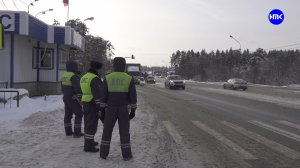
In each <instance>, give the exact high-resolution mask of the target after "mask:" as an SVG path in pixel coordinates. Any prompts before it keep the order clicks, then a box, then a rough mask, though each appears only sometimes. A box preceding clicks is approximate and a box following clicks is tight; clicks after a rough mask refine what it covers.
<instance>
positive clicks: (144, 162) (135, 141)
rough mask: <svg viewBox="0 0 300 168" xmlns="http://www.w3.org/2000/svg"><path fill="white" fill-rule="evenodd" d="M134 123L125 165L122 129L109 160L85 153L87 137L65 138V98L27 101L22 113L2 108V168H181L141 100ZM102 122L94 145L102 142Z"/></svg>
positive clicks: (0, 122)
mask: <svg viewBox="0 0 300 168" xmlns="http://www.w3.org/2000/svg"><path fill="white" fill-rule="evenodd" d="M138 107H139V108H138V110H137V112H136V118H134V119H133V120H132V121H131V143H132V151H133V156H134V158H133V160H130V161H128V162H125V161H123V160H122V156H121V149H120V140H119V131H118V124H116V126H115V129H114V132H113V137H112V143H111V149H110V155H109V157H108V159H107V160H102V159H100V158H99V153H85V152H83V138H80V139H77V138H73V137H66V136H65V135H64V125H63V116H64V111H63V102H62V96H61V95H58V96H48V97H47V99H46V100H44V97H39V98H34V99H32V98H28V97H23V98H22V99H21V101H20V108H16V107H13V108H5V109H4V108H2V107H0V115H1V118H0V167H1V168H23V167H24V168H25V167H26V168H27V167H28V168H62V167H65V168H69V167H72V168H94V167H97V168H99V167H103V168H117V167H118V168H121V167H124V168H132V167H137V168H148V167H177V164H178V161H177V156H178V155H177V152H176V150H174V148H173V147H172V146H171V145H172V143H170V141H171V139H170V137H169V136H167V133H166V130H165V129H164V127H163V126H162V125H161V124H160V123H159V122H158V120H157V118H156V116H155V115H154V112H153V111H152V108H151V107H150V106H149V105H147V104H146V103H145V102H144V100H143V98H142V97H140V98H139V102H138ZM101 133H102V124H101V122H99V125H98V131H97V134H96V136H95V140H96V141H98V142H99V141H100V138H101Z"/></svg>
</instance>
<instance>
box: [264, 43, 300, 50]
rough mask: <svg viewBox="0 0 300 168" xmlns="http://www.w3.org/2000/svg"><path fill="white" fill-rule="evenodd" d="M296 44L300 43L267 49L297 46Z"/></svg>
mask: <svg viewBox="0 0 300 168" xmlns="http://www.w3.org/2000/svg"><path fill="white" fill-rule="evenodd" d="M298 45H300V43H294V44H290V45H285V46H279V47H274V48H270V49H269V50H276V49H279V48H286V47H292V46H298Z"/></svg>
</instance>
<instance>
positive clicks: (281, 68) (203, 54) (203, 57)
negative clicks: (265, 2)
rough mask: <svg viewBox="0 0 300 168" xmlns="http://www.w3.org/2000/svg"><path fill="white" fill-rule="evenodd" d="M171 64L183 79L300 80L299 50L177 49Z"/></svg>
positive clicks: (291, 81)
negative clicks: (196, 50)
mask: <svg viewBox="0 0 300 168" xmlns="http://www.w3.org/2000/svg"><path fill="white" fill-rule="evenodd" d="M171 66H172V67H173V68H174V69H175V72H176V73H178V74H179V75H181V76H183V77H184V78H186V79H194V80H198V81H214V82H216V81H226V80H227V79H229V78H243V79H245V80H247V81H248V82H251V83H256V84H271V85H288V84H297V83H298V84H299V83H300V51H299V50H271V51H265V50H264V49H261V48H258V49H257V50H256V51H254V52H250V51H249V50H248V49H247V50H244V51H240V50H232V49H229V50H226V51H220V50H216V51H211V52H207V51H205V50H202V51H200V52H195V51H193V50H188V51H179V50H178V51H176V52H175V53H173V54H172V56H171Z"/></svg>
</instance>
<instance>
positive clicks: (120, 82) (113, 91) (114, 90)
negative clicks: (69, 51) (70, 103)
mask: <svg viewBox="0 0 300 168" xmlns="http://www.w3.org/2000/svg"><path fill="white" fill-rule="evenodd" d="M125 65H126V61H125V59H124V58H122V57H116V58H115V59H114V62H113V66H114V72H112V73H110V74H108V75H106V76H105V79H104V82H103V84H102V86H101V108H102V110H101V111H102V115H105V119H104V126H103V132H102V140H101V145H100V157H101V158H103V159H106V158H107V156H108V153H109V148H110V141H111V136H112V131H113V128H114V125H115V123H116V121H117V120H118V125H119V133H120V140H121V150H122V156H123V159H124V160H130V159H131V158H132V153H131V146H130V133H129V125H130V123H129V120H130V119H132V118H133V117H134V116H135V110H136V108H137V106H136V102H137V96H136V89H135V84H134V80H133V78H132V77H131V76H129V75H128V74H127V73H125V72H124V71H125ZM105 104H107V108H106V111H105V112H104V110H103V108H105ZM128 106H130V107H131V110H130V114H129V111H128ZM101 117H102V118H103V116H101Z"/></svg>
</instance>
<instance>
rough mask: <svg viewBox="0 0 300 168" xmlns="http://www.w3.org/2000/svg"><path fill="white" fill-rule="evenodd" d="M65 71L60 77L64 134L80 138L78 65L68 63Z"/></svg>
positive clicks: (72, 62) (80, 116) (80, 115)
mask: <svg viewBox="0 0 300 168" xmlns="http://www.w3.org/2000/svg"><path fill="white" fill-rule="evenodd" d="M66 68H67V71H66V72H65V73H64V74H63V77H62V80H61V81H62V82H61V86H62V92H63V95H64V96H63V101H64V104H65V117H64V125H65V132H66V135H67V136H72V135H73V137H74V138H80V137H81V136H83V134H82V133H81V122H82V115H83V114H82V111H81V105H80V99H81V96H82V93H81V89H80V84H79V80H80V77H79V75H77V73H78V65H77V63H76V62H75V61H68V62H67V63H66ZM73 114H75V121H74V132H73V131H72V123H71V119H72V117H73Z"/></svg>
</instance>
